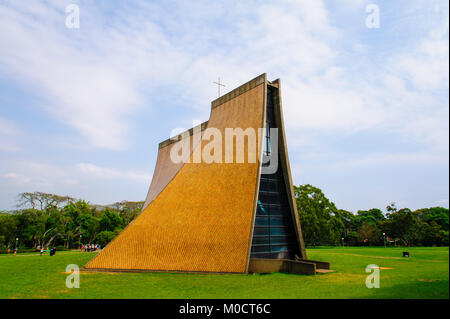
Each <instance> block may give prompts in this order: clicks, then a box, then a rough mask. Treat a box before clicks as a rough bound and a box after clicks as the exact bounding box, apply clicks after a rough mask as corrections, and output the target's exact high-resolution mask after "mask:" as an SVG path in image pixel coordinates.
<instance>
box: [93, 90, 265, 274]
mask: <svg viewBox="0 0 450 319" xmlns="http://www.w3.org/2000/svg"><path fill="white" fill-rule="evenodd" d="M264 85H265V84H261V85H259V86H257V87H255V88H253V89H251V90H250V91H247V92H246V93H244V94H241V95H239V96H237V97H236V98H234V99H232V100H230V101H228V102H226V103H224V104H222V105H219V106H218V107H215V108H214V109H212V111H211V116H210V119H209V122H208V128H211V127H215V128H218V129H219V130H221V132H222V135H223V136H225V134H224V133H225V128H226V127H231V128H234V127H241V128H243V129H246V128H248V127H252V128H254V129H255V130H257V129H258V128H259V127H261V125H262V118H263V103H264ZM205 144H206V143H203V145H205ZM223 156H224V152H223ZM257 174H258V164H257V163H253V164H249V163H244V164H236V163H233V164H225V163H222V164H218V163H212V164H206V163H198V164H195V163H188V164H185V165H184V166H183V167H182V168H181V170H180V171H179V172H178V174H177V175H176V176H175V178H174V179H173V180H172V181H171V182H170V183H169V184H168V185H167V186H166V188H165V189H164V190H163V191H162V192H161V193H160V194H159V195H158V197H156V199H155V200H154V201H153V202H152V203H151V204H150V205H149V206H148V207H147V208H146V209H145V210H144V211H143V212H142V213H141V215H139V217H138V218H137V219H136V220H135V221H134V222H132V223H131V224H130V225H129V226H128V227H127V228H126V229H125V230H124V231H123V232H122V233H121V234H120V235H119V236H118V237H117V238H116V239H115V240H113V241H112V242H111V243H110V244H109V245H108V246H107V247H106V248H105V249H104V250H103V252H101V253H100V254H99V255H97V257H96V258H94V259H93V260H91V261H90V262H89V263H88V264H87V265H86V266H85V268H88V269H96V268H97V269H129V270H167V271H205V272H245V269H246V263H247V253H248V249H249V247H248V243H249V236H250V231H251V226H252V225H251V223H252V211H253V206H254V197H255V187H256V182H257Z"/></svg>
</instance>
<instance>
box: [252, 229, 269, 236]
mask: <svg viewBox="0 0 450 319" xmlns="http://www.w3.org/2000/svg"><path fill="white" fill-rule="evenodd" d="M253 234H254V235H255V236H268V235H269V228H268V227H255V231H254V232H253Z"/></svg>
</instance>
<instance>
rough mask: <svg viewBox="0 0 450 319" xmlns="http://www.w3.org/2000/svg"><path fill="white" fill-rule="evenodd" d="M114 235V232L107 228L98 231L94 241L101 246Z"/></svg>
mask: <svg viewBox="0 0 450 319" xmlns="http://www.w3.org/2000/svg"><path fill="white" fill-rule="evenodd" d="M114 237H116V233H115V232H112V231H108V230H104V231H102V232H100V233H99V234H98V235H97V237H96V238H95V242H96V243H97V244H100V245H101V246H102V247H105V246H106V245H107V244H108V243H109V242H110V241H111V240H113V239H114Z"/></svg>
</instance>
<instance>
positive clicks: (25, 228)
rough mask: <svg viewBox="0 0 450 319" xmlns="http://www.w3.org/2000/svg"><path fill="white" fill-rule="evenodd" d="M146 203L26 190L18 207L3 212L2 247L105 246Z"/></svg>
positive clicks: (0, 245) (3, 248) (1, 222)
mask: <svg viewBox="0 0 450 319" xmlns="http://www.w3.org/2000/svg"><path fill="white" fill-rule="evenodd" d="M143 205H144V202H129V201H123V202H118V203H114V204H112V205H108V206H100V205H91V204H89V203H87V202H86V201H84V200H76V199H74V198H72V197H69V196H59V195H54V194H47V193H42V192H34V193H22V194H20V195H19V196H18V207H19V208H18V209H17V210H15V211H13V212H9V213H0V249H2V250H6V249H11V250H12V249H14V248H15V247H16V246H18V247H22V248H36V247H38V246H40V247H55V246H59V247H60V248H66V249H70V248H78V247H79V246H80V244H100V245H101V246H105V245H106V244H107V243H109V242H110V241H111V240H112V239H113V238H114V237H115V236H116V235H117V234H119V233H120V232H121V230H122V229H123V228H124V227H125V226H126V225H128V224H129V223H130V222H131V221H132V220H133V219H134V218H135V217H136V216H137V215H138V214H139V213H140V211H141V210H142V207H143Z"/></svg>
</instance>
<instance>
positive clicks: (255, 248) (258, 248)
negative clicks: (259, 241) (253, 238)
mask: <svg viewBox="0 0 450 319" xmlns="http://www.w3.org/2000/svg"><path fill="white" fill-rule="evenodd" d="M252 252H256V253H261V252H270V246H269V245H256V246H253V247H252Z"/></svg>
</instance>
